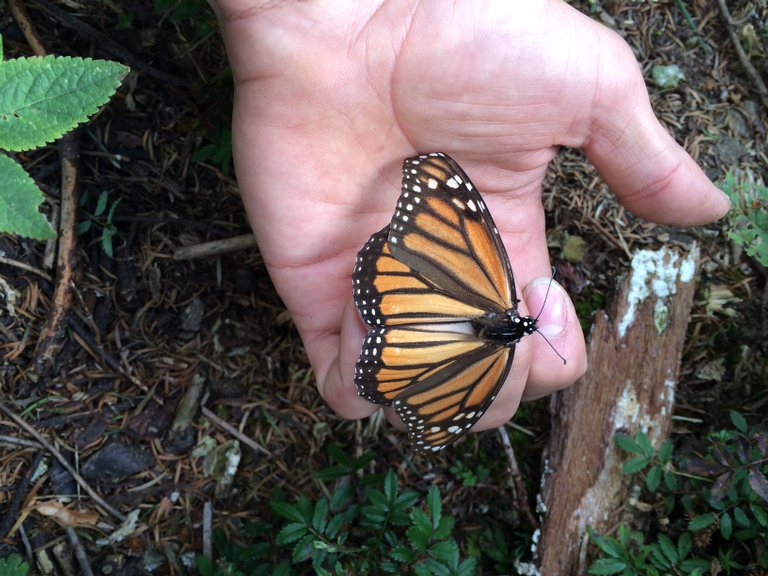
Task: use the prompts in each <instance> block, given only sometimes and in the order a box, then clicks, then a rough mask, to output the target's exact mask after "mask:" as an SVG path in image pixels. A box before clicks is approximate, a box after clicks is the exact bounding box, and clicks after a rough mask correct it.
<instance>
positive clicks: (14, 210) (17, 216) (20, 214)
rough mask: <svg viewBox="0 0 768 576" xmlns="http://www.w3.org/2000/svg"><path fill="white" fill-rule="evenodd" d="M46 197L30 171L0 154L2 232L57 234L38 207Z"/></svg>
mask: <svg viewBox="0 0 768 576" xmlns="http://www.w3.org/2000/svg"><path fill="white" fill-rule="evenodd" d="M0 90H2V88H0ZM43 200H44V197H43V193H42V192H41V191H40V188H38V187H37V184H35V181H34V180H32V178H30V176H29V174H27V173H26V172H25V171H24V169H23V168H22V167H21V166H20V165H19V164H18V163H17V162H16V161H15V160H13V159H12V158H9V157H8V156H6V155H5V154H0V232H10V233H11V234H18V235H19V236H25V237H27V238H34V239H36V240H48V239H49V238H53V237H55V236H56V233H55V232H54V231H53V228H51V225H50V224H48V221H47V220H46V219H45V216H43V215H42V214H41V213H40V211H39V210H38V207H39V206H40V204H42V203H43Z"/></svg>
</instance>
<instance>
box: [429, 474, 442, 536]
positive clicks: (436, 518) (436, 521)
mask: <svg viewBox="0 0 768 576" xmlns="http://www.w3.org/2000/svg"><path fill="white" fill-rule="evenodd" d="M427 510H428V511H429V516H430V518H431V520H432V527H433V528H435V529H437V527H438V526H439V525H440V520H441V519H442V515H443V503H442V502H441V501H440V491H439V490H438V489H437V486H435V485H434V484H433V485H432V486H430V487H429V492H427Z"/></svg>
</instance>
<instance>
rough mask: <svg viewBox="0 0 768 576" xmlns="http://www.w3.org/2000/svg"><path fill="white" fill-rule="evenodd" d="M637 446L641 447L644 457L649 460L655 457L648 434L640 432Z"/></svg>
mask: <svg viewBox="0 0 768 576" xmlns="http://www.w3.org/2000/svg"><path fill="white" fill-rule="evenodd" d="M637 445H638V446H640V450H642V452H641V454H642V455H643V456H646V457H648V458H652V457H653V444H651V439H650V438H649V437H648V434H646V433H645V432H638V433H637Z"/></svg>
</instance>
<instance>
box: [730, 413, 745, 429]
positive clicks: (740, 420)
mask: <svg viewBox="0 0 768 576" xmlns="http://www.w3.org/2000/svg"><path fill="white" fill-rule="evenodd" d="M729 414H730V416H731V422H732V423H733V425H734V426H735V427H736V430H738V431H739V432H741V433H742V434H746V433H747V429H748V427H747V421H746V419H745V418H744V416H742V415H741V413H739V412H736V410H731V411H730V412H729Z"/></svg>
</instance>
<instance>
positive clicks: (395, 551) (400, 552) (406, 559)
mask: <svg viewBox="0 0 768 576" xmlns="http://www.w3.org/2000/svg"><path fill="white" fill-rule="evenodd" d="M389 555H390V556H391V557H392V558H393V559H395V560H397V561H398V562H402V563H403V564H410V563H412V562H413V560H414V558H415V557H416V555H415V554H414V553H413V550H411V549H410V548H408V546H403V545H400V546H395V547H394V548H392V551H391V552H390V553H389Z"/></svg>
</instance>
